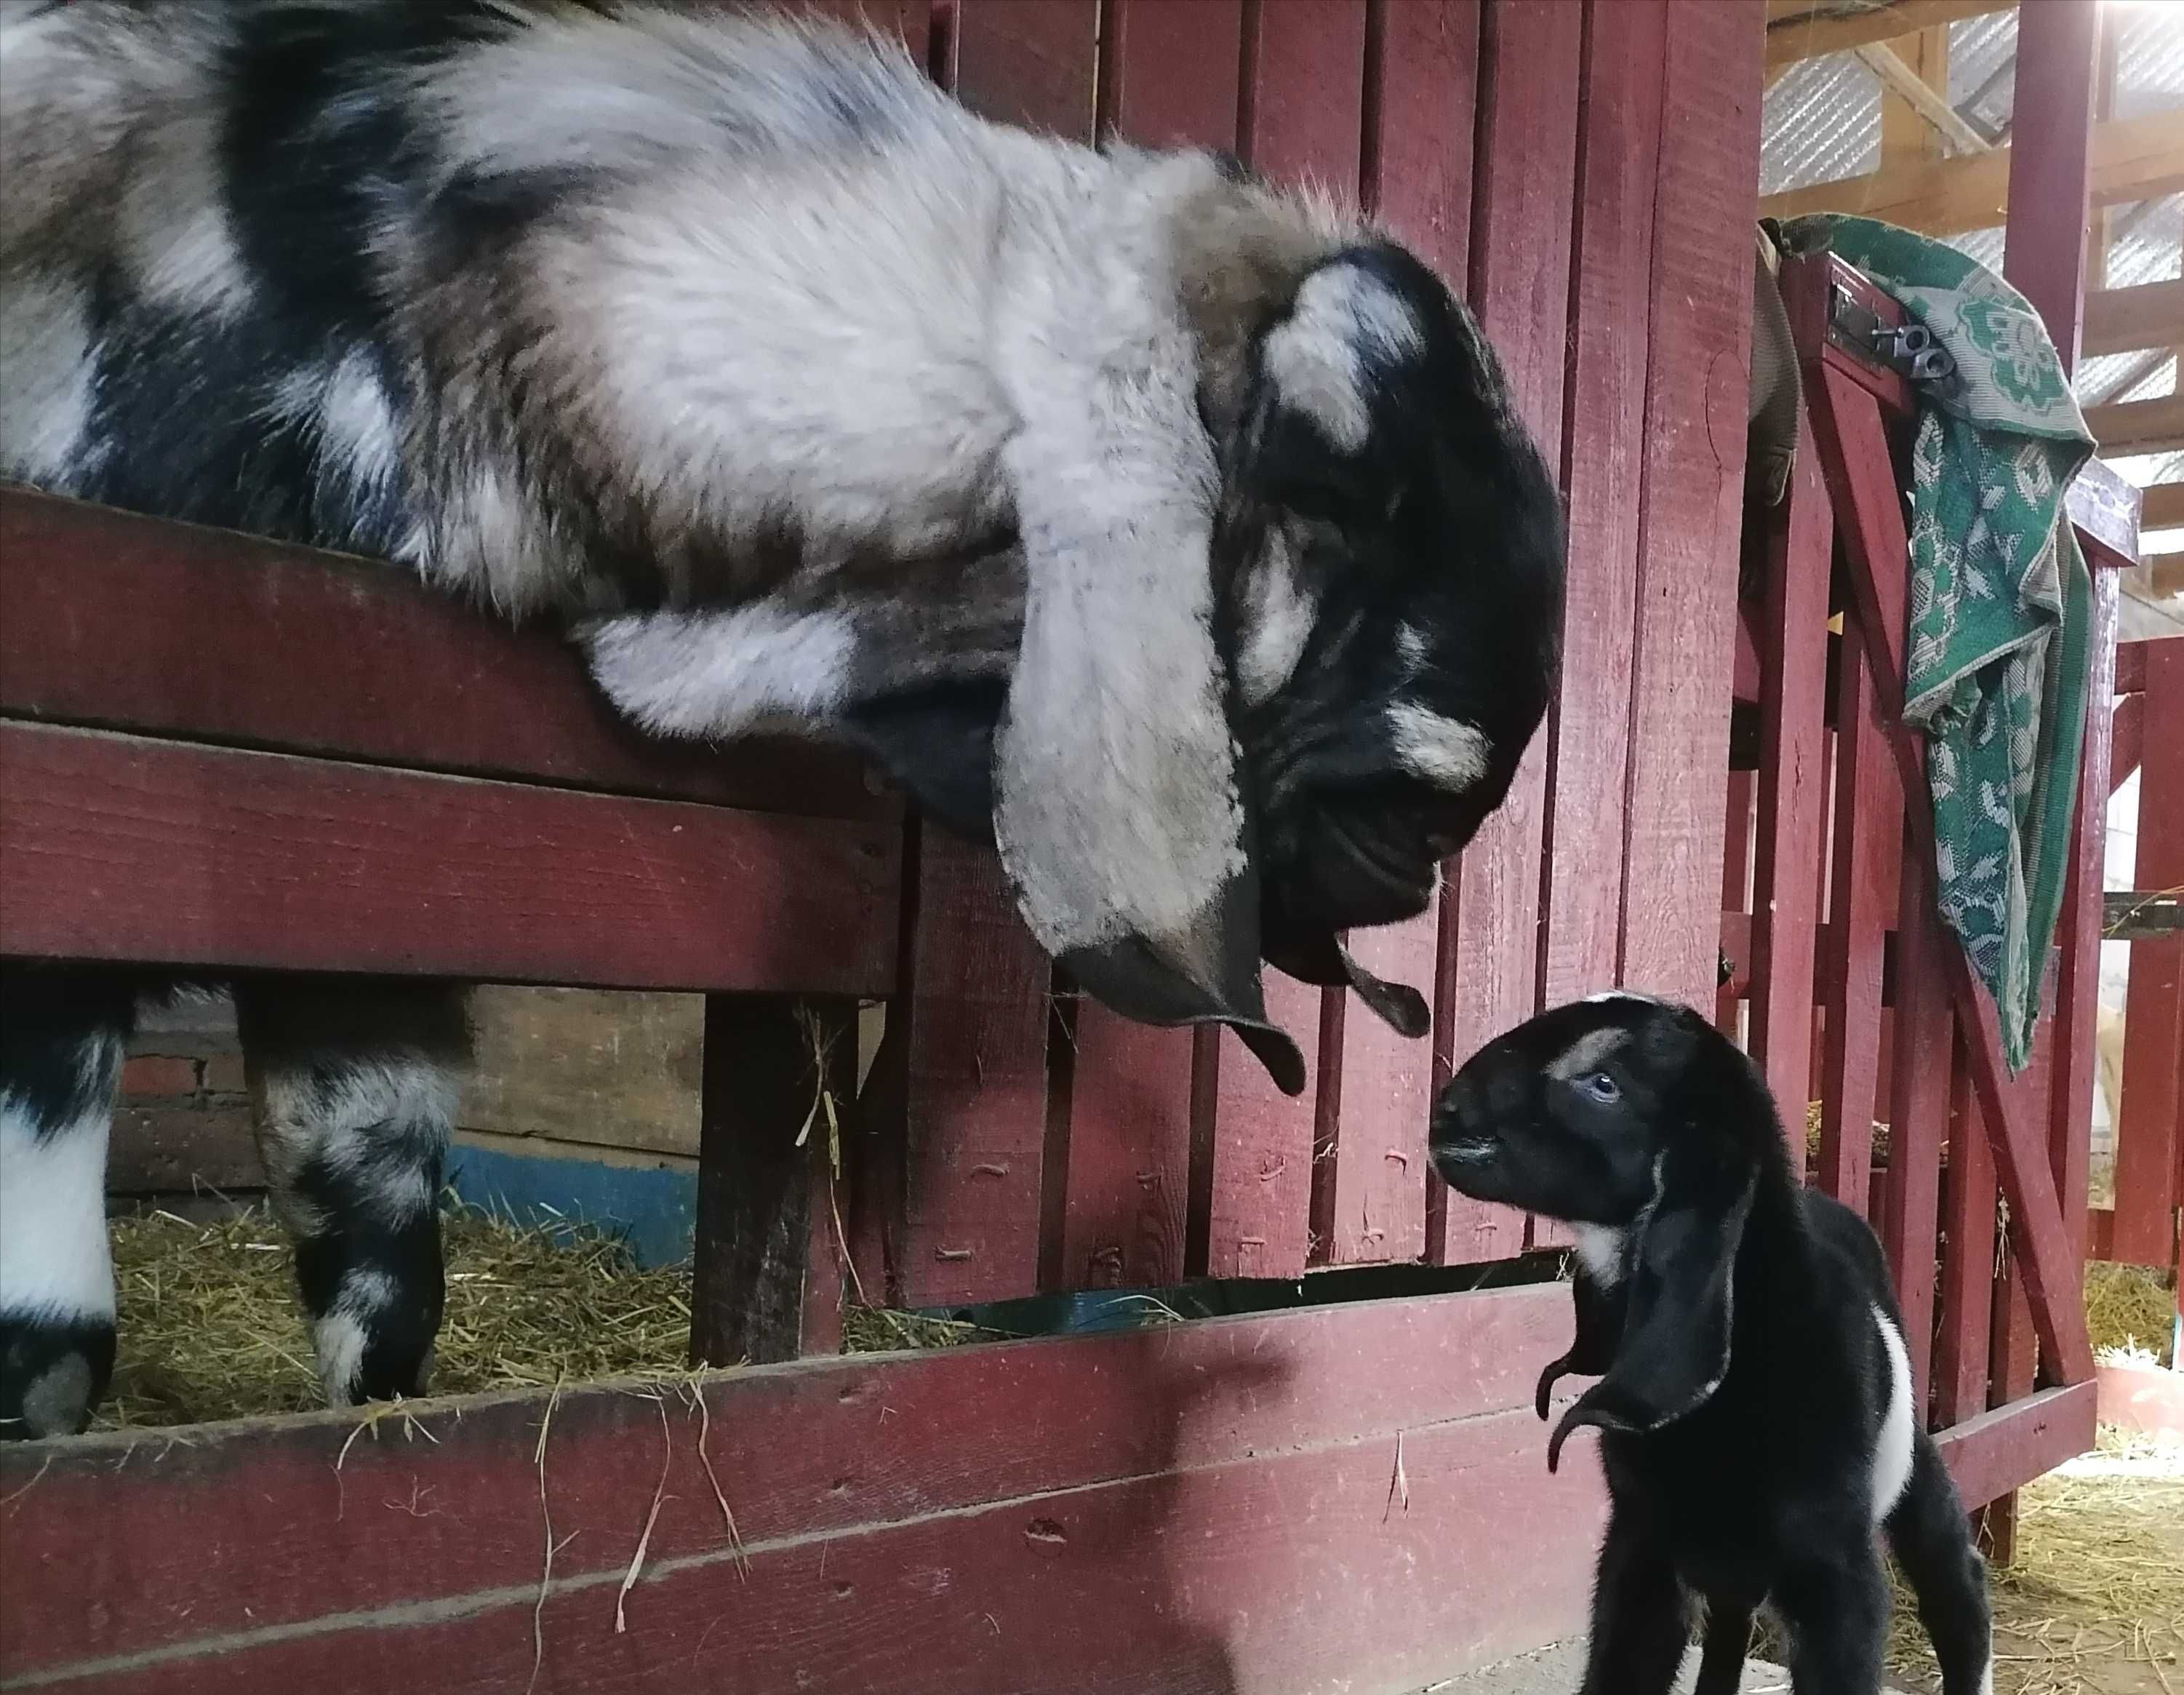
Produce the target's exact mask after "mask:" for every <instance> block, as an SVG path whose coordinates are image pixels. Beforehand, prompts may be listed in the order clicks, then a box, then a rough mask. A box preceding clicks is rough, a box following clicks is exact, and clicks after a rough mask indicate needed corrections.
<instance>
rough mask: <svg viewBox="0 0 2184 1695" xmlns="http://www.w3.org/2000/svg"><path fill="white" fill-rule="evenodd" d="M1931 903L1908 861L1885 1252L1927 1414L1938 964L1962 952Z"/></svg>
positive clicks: (1949, 1037) (1944, 1051)
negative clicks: (1945, 954)
mask: <svg viewBox="0 0 2184 1695" xmlns="http://www.w3.org/2000/svg"><path fill="white" fill-rule="evenodd" d="M1933 900H1934V894H1933V874H1932V873H1931V871H1930V870H1929V869H1928V868H1927V867H1925V864H1923V863H1922V862H1921V861H1918V860H1916V859H1907V860H1906V861H1905V862H1904V866H1903V880H1902V886H1901V889H1899V891H1898V895H1897V935H1898V937H1899V938H1901V941H1900V943H1899V950H1898V957H1899V960H1900V965H1899V968H1898V970H1897V991H1896V1011H1895V1038H1896V1039H1895V1059H1896V1065H1895V1074H1894V1076H1893V1078H1892V1079H1891V1082H1890V1091H1889V1097H1888V1175H1887V1187H1888V1204H1887V1206H1886V1208H1884V1209H1883V1216H1882V1227H1881V1247H1882V1249H1883V1250H1884V1251H1885V1252H1886V1254H1887V1256H1888V1268H1889V1271H1890V1273H1891V1274H1892V1280H1893V1281H1894V1283H1895V1285H1896V1296H1897V1302H1898V1303H1899V1304H1900V1306H1901V1307H1902V1309H1903V1332H1904V1334H1903V1341H1904V1347H1905V1349H1906V1351H1907V1352H1908V1353H1909V1354H1910V1356H1911V1376H1912V1381H1913V1382H1914V1384H1915V1385H1916V1386H1917V1389H1918V1395H1917V1401H1916V1404H1917V1405H1918V1406H1919V1407H1920V1408H1925V1406H1926V1405H1927V1390H1928V1386H1929V1385H1930V1384H1931V1381H1932V1369H1931V1368H1932V1363H1933V1352H1934V1303H1935V1296H1936V1289H1935V1274H1936V1269H1937V1262H1938V1248H1939V1244H1938V1241H1937V1238H1938V1236H1939V1234H1940V1229H1941V1206H1942V1148H1943V1146H1944V1145H1945V1144H1946V1143H1947V1140H1948V1138H1949V1135H1950V1123H1949V1109H1950V1098H1951V1092H1952V1091H1951V1079H1952V1075H1953V1062H1954V1054H1955V1049H1956V1024H1955V1017H1954V1014H1953V1012H1951V1010H1950V1006H1949V988H1948V983H1947V979H1945V978H1944V977H1943V976H1942V969H1941V958H1940V953H1941V950H1942V948H1944V947H1950V946H1953V945H1955V944H1954V942H1953V940H1952V939H1951V938H1949V937H1948V936H1947V935H1945V934H1942V928H1941V920H1940V918H1939V917H1937V916H1936V912H1935V911H1934V905H1933Z"/></svg>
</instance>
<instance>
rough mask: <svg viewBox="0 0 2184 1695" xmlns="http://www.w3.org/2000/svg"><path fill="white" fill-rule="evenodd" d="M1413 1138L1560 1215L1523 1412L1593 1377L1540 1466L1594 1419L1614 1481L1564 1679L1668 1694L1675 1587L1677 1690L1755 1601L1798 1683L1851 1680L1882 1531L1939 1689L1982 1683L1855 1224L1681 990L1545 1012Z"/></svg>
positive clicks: (1875, 1248)
mask: <svg viewBox="0 0 2184 1695" xmlns="http://www.w3.org/2000/svg"><path fill="white" fill-rule="evenodd" d="M1433 1160H1434V1164H1435V1168H1437V1169H1438V1170H1439V1171H1440V1174H1441V1175H1442V1176H1443V1177H1444V1178H1445V1179H1447V1181H1448V1183H1449V1184H1450V1185H1451V1187H1453V1188H1455V1189H1457V1190H1460V1191H1462V1192H1463V1194H1466V1195H1468V1196H1474V1198H1476V1199H1479V1200H1482V1201H1491V1202H1502V1203H1505V1204H1507V1205H1510V1206H1514V1207H1523V1208H1524V1209H1525V1210H1527V1211H1529V1212H1535V1213H1544V1214H1546V1216H1547V1217H1550V1218H1561V1219H1565V1220H1567V1221H1568V1222H1569V1223H1571V1224H1574V1225H1576V1226H1577V1228H1578V1232H1579V1248H1578V1256H1577V1257H1578V1270H1577V1276H1576V1284H1575V1291H1576V1304H1577V1337H1576V1341H1575V1342H1574V1344H1573V1345H1572V1347H1571V1348H1570V1351H1569V1352H1568V1353H1567V1354H1565V1355H1564V1356H1563V1358H1560V1359H1558V1360H1557V1361H1556V1362H1555V1363H1553V1364H1552V1365H1551V1366H1549V1367H1548V1368H1547V1369H1546V1372H1545V1373H1544V1374H1542V1375H1541V1379H1540V1391H1539V1406H1540V1416H1541V1418H1543V1419H1544V1418H1545V1417H1546V1415H1547V1408H1548V1397H1549V1395H1550V1393H1551V1391H1552V1389H1553V1386H1554V1384H1555V1381H1556V1380H1557V1378H1559V1377H1562V1376H1563V1375H1565V1374H1570V1373H1580V1374H1586V1375H1596V1376H1599V1377H1600V1378H1601V1380H1600V1382H1598V1383H1596V1385H1594V1386H1592V1387H1591V1389H1589V1390H1587V1391H1585V1393H1584V1394H1583V1395H1581V1396H1580V1397H1578V1399H1577V1401H1576V1402H1575V1403H1574V1405H1572V1406H1571V1407H1570V1408H1569V1409H1568V1411H1567V1412H1566V1413H1563V1417H1562V1420H1561V1422H1560V1423H1559V1424H1557V1425H1556V1426H1555V1431H1554V1435H1553V1437H1552V1439H1551V1441H1549V1443H1548V1446H1547V1465H1548V1469H1550V1470H1552V1469H1554V1467H1555V1464H1556V1462H1557V1459H1558V1458H1559V1456H1560V1453H1561V1450H1562V1445H1563V1441H1564V1439H1565V1438H1567V1437H1568V1435H1569V1433H1570V1432H1571V1431H1572V1430H1575V1429H1577V1428H1578V1427H1579V1426H1580V1425H1597V1426H1598V1427H1599V1428H1600V1430H1601V1432H1602V1441H1601V1457H1602V1464H1603V1465H1604V1467H1605V1469H1606V1471H1607V1487H1608V1493H1609V1496H1610V1498H1611V1500H1612V1502H1613V1511H1612V1514H1611V1515H1610V1518H1609V1521H1608V1526H1607V1539H1606V1542H1605V1543H1604V1544H1603V1546H1602V1548H1601V1553H1600V1570H1599V1583H1598V1589H1597V1592H1596V1595H1595V1597H1594V1603H1593V1620H1592V1642H1591V1653H1590V1656H1589V1659H1588V1664H1587V1668H1586V1671H1585V1695H1667V1691H1668V1690H1669V1686H1670V1684H1671V1682H1672V1681H1674V1676H1675V1674H1676V1671H1677V1669H1678V1667H1679V1666H1680V1664H1681V1662H1682V1659H1683V1658H1684V1653H1685V1649H1686V1648H1687V1647H1688V1645H1689V1631H1688V1628H1687V1626H1686V1625H1685V1601H1686V1597H1688V1596H1691V1595H1696V1596H1697V1597H1702V1598H1703V1600H1704V1601H1705V1603H1706V1608H1707V1615H1708V1625H1707V1631H1706V1649H1705V1657H1704V1662H1703V1665H1702V1670H1701V1671H1700V1674H1699V1682H1698V1695H1730V1692H1731V1691H1734V1690H1735V1689H1736V1687H1738V1681H1739V1675H1740V1672H1741V1668H1742V1666H1743V1664H1744V1658H1745V1653H1746V1648H1747V1643H1748V1642H1749V1638H1750V1635H1751V1629H1752V1614H1753V1613H1754V1612H1755V1611H1756V1610H1757V1609H1758V1608H1759V1607H1760V1605H1761V1604H1762V1603H1768V1604H1769V1605H1771V1606H1772V1608H1773V1609H1774V1610H1775V1612H1776V1613H1777V1614H1779V1615H1780V1618H1781V1619H1782V1620H1783V1622H1784V1623H1785V1624H1786V1625H1787V1626H1788V1627H1789V1631H1790V1633H1791V1639H1792V1642H1793V1644H1794V1652H1793V1659H1792V1669H1793V1671H1794V1673H1795V1686H1796V1688H1797V1695H1874V1692H1875V1691H1877V1690H1878V1689H1879V1687H1880V1670H1881V1649H1882V1644H1883V1642H1884V1639H1885V1638H1886V1634H1887V1625H1888V1607H1889V1597H1888V1586H1887V1582H1886V1576H1885V1574H1884V1572H1883V1570H1882V1567H1881V1563H1880V1550H1879V1547H1878V1546H1877V1542H1876V1537H1875V1532H1876V1531H1877V1530H1879V1529H1880V1528H1883V1527H1885V1528H1886V1533H1887V1537H1888V1542H1889V1545H1890V1546H1891V1547H1892V1548H1893V1550H1894V1551H1895V1553H1896V1557H1897V1560H1898V1561H1899V1562H1900V1563H1901V1564H1902V1565H1903V1570H1904V1573H1905V1575H1907V1576H1908V1578H1909V1579H1910V1581H1911V1585H1912V1587H1913V1588H1914V1590H1915V1591H1916V1592H1917V1593H1918V1597H1919V1616H1920V1618H1921V1619H1922V1620H1923V1621H1924V1622H1925V1626H1926V1632H1927V1634H1928V1635H1929V1636H1931V1638H1932V1639H1933V1643H1934V1648H1935V1652H1936V1655H1937V1656H1938V1657H1939V1659H1940V1661H1941V1665H1942V1675H1943V1680H1944V1687H1945V1688H1946V1690H1947V1695H1987V1692H1988V1691H1989V1689H1990V1688H1991V1680H1992V1626H1991V1619H1990V1614H1989V1611H1988V1605H1987V1598H1986V1566H1985V1564H1984V1562H1983V1561H1982V1560H1981V1558H1980V1556H1979V1553H1978V1552H1977V1550H1975V1548H1974V1547H1973V1546H1972V1544H1971V1539H1970V1531H1969V1527H1968V1525H1967V1524H1966V1520H1965V1516H1964V1508H1963V1507H1962V1505H1961V1503H1959V1502H1958V1497H1957V1491H1956V1488H1955V1486H1954V1485H1953V1484H1952V1483H1951V1481H1950V1480H1949V1475H1948V1473H1947V1470H1946V1469H1944V1467H1943V1465H1942V1459H1941V1455H1940V1452H1939V1451H1938V1450H1937V1449H1936V1447H1935V1446H1934V1442H1933V1439H1932V1438H1931V1436H1928V1435H1927V1434H1926V1432H1925V1430H1924V1429H1923V1428H1922V1427H1921V1425H1920V1423H1919V1419H1918V1416H1917V1409H1916V1408H1915V1406H1914V1404H1913V1398H1912V1384H1911V1368H1910V1359H1909V1356H1908V1353H1907V1352H1906V1351H1905V1348H1904V1345H1903V1317H1902V1314H1901V1313H1899V1311H1898V1310H1897V1305H1896V1299H1895V1296H1894V1294H1893V1292H1892V1290H1891V1288H1890V1286H1889V1279H1888V1268H1887V1265H1886V1262H1885V1261H1884V1260H1883V1258H1882V1257H1881V1252H1880V1243H1879V1242H1878V1241H1875V1238H1874V1235H1873V1232H1872V1231H1871V1230H1870V1229H1868V1228H1867V1226H1866V1224H1865V1222H1864V1219H1862V1218H1859V1217H1858V1215H1857V1214H1856V1213H1853V1212H1852V1211H1850V1209H1849V1208H1847V1207H1843V1206H1841V1205H1840V1204H1839V1203H1838V1202H1835V1201H1833V1200H1830V1198H1828V1197H1827V1196H1824V1195H1819V1194H1815V1193H1813V1192H1810V1191H1808V1190H1805V1189H1803V1188H1802V1186H1801V1185H1799V1183H1798V1182H1797V1178H1796V1176H1795V1175H1794V1174H1793V1173H1792V1171H1791V1165H1790V1161H1789V1157H1788V1153H1787V1151H1786V1148H1785V1146H1784V1142H1783V1137H1782V1127H1781V1123H1780V1118H1778V1117H1777V1116H1776V1113H1775V1106H1774V1101H1773V1099H1772V1097H1771V1096H1769V1092H1768V1089H1767V1085H1766V1083H1765V1081H1764V1079H1763V1078H1762V1077H1761V1076H1760V1074H1759V1073H1758V1071H1757V1069H1755V1068H1754V1067H1753V1066H1752V1063H1751V1062H1750V1061H1748V1060H1747V1059H1746V1058H1745V1057H1744V1056H1743V1055H1742V1054H1741V1053H1740V1052H1738V1051H1737V1050H1736V1048H1735V1047H1734V1046H1732V1045H1730V1042H1728V1041H1727V1040H1725V1039H1724V1037H1722V1036H1721V1035H1720V1034H1719V1033H1718V1032H1717V1031H1716V1030H1714V1029H1713V1028H1712V1026H1710V1025H1709V1024H1708V1023H1706V1021H1705V1020H1704V1019H1702V1018H1700V1017H1699V1016H1698V1015H1697V1013H1695V1012H1691V1011H1690V1010H1689V1009H1688V1008H1685V1007H1682V1006H1671V1005H1669V1004H1667V1003H1665V1002H1662V1001H1652V1000H1647V999H1645V998H1643V997H1641V996H1637V995H1604V996H1601V997H1598V998H1596V999H1594V1000H1591V1001H1581V1002H1579V1003H1576V1004H1574V1005H1571V1006H1561V1007H1557V1008H1556V1009H1554V1010H1553V1011H1551V1012H1544V1013H1542V1014H1541V1015H1540V1016H1539V1017H1538V1018H1534V1019H1532V1020H1531V1021H1529V1023H1525V1024H1523V1025H1521V1026H1519V1027H1518V1029H1515V1030H1513V1031H1511V1032H1510V1033H1509V1034H1507V1035H1505V1036H1502V1037H1501V1038H1500V1039H1499V1040H1496V1041H1494V1042H1492V1043H1490V1044H1489V1045H1487V1046H1486V1047H1485V1048H1483V1049H1481V1050H1480V1051H1479V1052H1478V1053H1477V1054H1476V1055H1474V1057H1472V1058H1471V1059H1470V1061H1468V1062H1467V1063H1466V1064H1465V1066H1464V1067H1463V1070H1462V1071H1460V1072H1459V1073H1457V1076H1456V1078H1455V1079H1454V1080H1452V1081H1451V1083H1450V1084H1449V1085H1448V1087H1447V1089H1446V1091H1444V1093H1443V1094H1442V1096H1441V1097H1440V1101H1439V1102H1438V1103H1437V1105H1436V1108H1435V1115H1434V1124H1433Z"/></svg>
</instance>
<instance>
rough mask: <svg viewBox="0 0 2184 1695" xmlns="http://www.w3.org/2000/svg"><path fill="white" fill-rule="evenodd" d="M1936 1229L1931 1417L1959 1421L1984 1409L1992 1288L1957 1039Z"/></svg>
mask: <svg viewBox="0 0 2184 1695" xmlns="http://www.w3.org/2000/svg"><path fill="white" fill-rule="evenodd" d="M1954 1073H1955V1080H1954V1083H1953V1087H1952V1091H1951V1100H1950V1103H1949V1105H1950V1113H1949V1173H1948V1186H1947V1192H1946V1195H1945V1198H1944V1200H1943V1203H1942V1205H1943V1210H1942V1231H1943V1233H1944V1235H1945V1237H1946V1241H1944V1243H1943V1246H1942V1299H1941V1329H1940V1332H1939V1334H1938V1335H1936V1338H1935V1343H1934V1380H1935V1386H1936V1412H1935V1419H1936V1423H1937V1424H1939V1425H1943V1426H1947V1425H1957V1424H1961V1423H1963V1422H1964V1420H1965V1419H1969V1418H1970V1417H1972V1416H1973V1415H1974V1414H1975V1413H1978V1412H1980V1411H1981V1410H1982V1409H1983V1408H1985V1407H1986V1377H1987V1337H1988V1325H1989V1319H1990V1316H1991V1313H1990V1308H1989V1305H1988V1302H1989V1301H1990V1299H1991V1298H1992V1291H1993V1286H1994V1208H1995V1184H1994V1160H1993V1156H1992V1154H1991V1153H1990V1152H1989V1151H1988V1149H1987V1138H1986V1129H1985V1127H1984V1126H1983V1125H1982V1124H1981V1122H1980V1107H1979V1101H1978V1098H1977V1096H1976V1094H1975V1091H1974V1090H1973V1088H1972V1086H1971V1084H1970V1072H1969V1056H1968V1055H1967V1054H1966V1052H1965V1044H1964V1042H1963V1041H1961V1040H1960V1041H1958V1044H1957V1051H1956V1061H1955V1065H1954Z"/></svg>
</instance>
